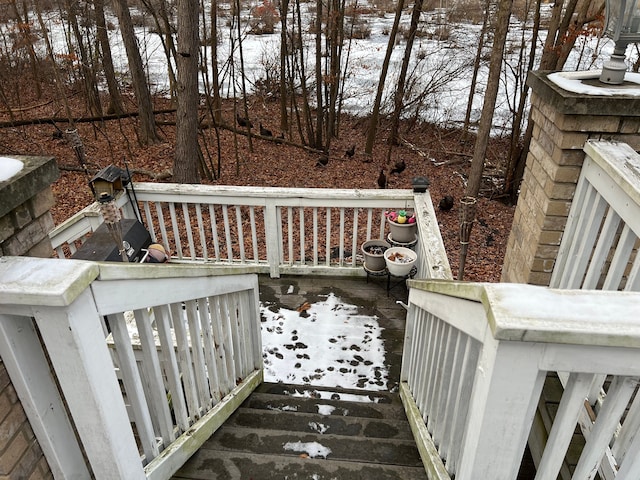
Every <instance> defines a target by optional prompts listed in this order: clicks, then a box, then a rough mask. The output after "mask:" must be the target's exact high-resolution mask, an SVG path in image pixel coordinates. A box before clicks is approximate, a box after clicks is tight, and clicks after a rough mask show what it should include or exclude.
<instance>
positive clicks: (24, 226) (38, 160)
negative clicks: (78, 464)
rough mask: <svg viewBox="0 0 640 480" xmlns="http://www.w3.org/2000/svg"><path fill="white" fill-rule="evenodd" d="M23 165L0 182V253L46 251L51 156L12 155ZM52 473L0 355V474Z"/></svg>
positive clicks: (32, 476) (35, 478)
mask: <svg viewBox="0 0 640 480" xmlns="http://www.w3.org/2000/svg"><path fill="white" fill-rule="evenodd" d="M14 158H18V159H19V160H21V161H23V163H24V168H23V169H22V170H21V171H20V172H18V174H16V175H14V177H12V178H10V179H9V180H7V181H4V182H0V257H1V256H30V257H42V258H47V257H51V256H52V253H53V250H52V248H51V242H50V241H49V232H50V231H51V230H52V229H53V227H54V224H53V218H52V217H51V213H50V211H49V210H50V209H51V207H52V206H53V204H54V202H55V199H54V196H53V193H52V191H51V184H52V183H53V182H54V181H55V180H56V179H57V178H58V167H57V165H56V162H55V160H54V158H53V157H14ZM52 478H53V475H52V473H51V470H50V469H49V465H48V464H47V460H46V459H45V457H44V454H43V453H42V449H41V448H40V445H39V444H38V441H37V439H36V438H35V435H34V433H33V430H32V428H31V426H30V424H29V421H28V419H27V417H26V414H25V411H24V409H23V408H22V405H21V404H20V401H19V399H18V396H17V394H16V391H15V389H14V388H13V385H12V384H11V380H10V378H9V374H8V373H7V370H6V368H5V365H4V362H3V361H2V359H0V480H4V479H25V480H40V479H52Z"/></svg>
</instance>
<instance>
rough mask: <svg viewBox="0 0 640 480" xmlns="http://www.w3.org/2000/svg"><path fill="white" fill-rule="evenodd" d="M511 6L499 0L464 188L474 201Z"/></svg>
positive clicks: (461, 272)
mask: <svg viewBox="0 0 640 480" xmlns="http://www.w3.org/2000/svg"><path fill="white" fill-rule="evenodd" d="M512 6H513V0H500V1H499V3H498V15H497V18H496V23H495V32H494V37H493V47H492V49H491V59H490V61H489V78H488V80H487V89H486V91H485V96H484V104H483V106H482V114H481V116H480V125H479V127H478V136H477V138H476V143H475V146H474V149H473V159H472V160H471V170H470V171H469V181H468V183H467V188H466V189H465V197H467V198H469V199H474V200H475V199H476V198H477V196H478V192H479V191H480V183H481V181H482V171H483V170H484V159H485V155H486V153H487V145H488V143H489V136H490V135H491V127H492V125H493V113H494V109H495V106H496V98H497V97H498V88H499V86H500V72H501V70H502V59H503V55H504V46H505V44H506V41H507V32H508V28H509V17H510V16H511V7H512ZM472 213H473V215H475V211H473V212H472ZM473 215H472V216H471V218H466V219H465V218H463V219H462V223H463V224H464V223H465V222H469V226H470V227H471V226H473V221H474V218H473ZM461 231H462V228H461ZM467 234H468V235H470V234H471V228H469V230H468V232H467ZM468 240H469V239H468V237H467V238H466V239H465V238H461V239H460V242H461V244H462V248H461V250H460V251H461V253H460V269H459V271H458V280H462V278H463V276H464V263H465V257H466V247H467V245H468Z"/></svg>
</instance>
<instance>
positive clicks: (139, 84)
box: [114, 0, 159, 145]
mask: <svg viewBox="0 0 640 480" xmlns="http://www.w3.org/2000/svg"><path fill="white" fill-rule="evenodd" d="M114 7H115V12H116V15H117V16H118V21H119V23H120V33H121V35H122V42H123V43H124V48H125V50H126V52H127V60H128V62H129V70H130V71H131V79H132V82H133V90H134V92H135V95H136V100H137V101H138V109H139V110H140V131H139V132H138V136H139V140H140V143H141V144H143V145H149V144H153V143H156V142H158V140H159V138H158V134H157V132H156V123H155V118H154V116H153V103H152V102H151V92H149V85H148V84H147V79H146V76H145V74H144V66H143V64H142V58H141V57H140V49H139V47H138V41H137V40H136V36H135V32H134V30H133V22H132V21H131V14H130V13H129V6H128V4H127V0H116V1H115V2H114Z"/></svg>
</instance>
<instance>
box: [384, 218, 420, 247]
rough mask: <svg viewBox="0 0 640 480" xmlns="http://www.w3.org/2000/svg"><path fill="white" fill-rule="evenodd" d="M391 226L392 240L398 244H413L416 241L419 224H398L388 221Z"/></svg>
mask: <svg viewBox="0 0 640 480" xmlns="http://www.w3.org/2000/svg"><path fill="white" fill-rule="evenodd" d="M386 221H387V223H388V224H389V230H390V233H391V240H392V241H394V242H398V243H411V242H413V241H414V240H415V239H416V231H417V230H418V224H417V223H415V222H414V223H398V222H393V221H391V220H389V219H388V218H387V219H386Z"/></svg>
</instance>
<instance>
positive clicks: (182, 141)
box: [173, 0, 201, 183]
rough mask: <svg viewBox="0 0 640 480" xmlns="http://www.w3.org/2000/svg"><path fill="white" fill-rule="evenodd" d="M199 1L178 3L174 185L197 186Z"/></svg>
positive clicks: (183, 0)
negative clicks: (195, 184)
mask: <svg viewBox="0 0 640 480" xmlns="http://www.w3.org/2000/svg"><path fill="white" fill-rule="evenodd" d="M198 7H199V5H198V0H178V55H177V56H176V65H177V70H178V77H177V93H178V95H177V100H178V109H177V112H176V155H175V158H174V161H173V179H174V181H175V182H177V183H200V171H199V170H198V164H199V160H200V156H201V152H200V147H199V145H198V105H199V102H200V95H199V92H198V59H199V49H200V41H199V40H200V37H199V31H198Z"/></svg>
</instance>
